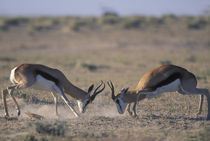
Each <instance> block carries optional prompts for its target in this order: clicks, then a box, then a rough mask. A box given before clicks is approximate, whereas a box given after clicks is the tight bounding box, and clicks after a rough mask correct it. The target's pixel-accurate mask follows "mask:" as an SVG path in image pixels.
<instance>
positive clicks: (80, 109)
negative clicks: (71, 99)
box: [77, 100, 83, 113]
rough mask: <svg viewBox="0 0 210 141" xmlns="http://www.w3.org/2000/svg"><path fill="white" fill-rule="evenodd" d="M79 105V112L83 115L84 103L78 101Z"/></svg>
mask: <svg viewBox="0 0 210 141" xmlns="http://www.w3.org/2000/svg"><path fill="white" fill-rule="evenodd" d="M77 104H78V107H79V111H80V112H81V113H82V107H83V106H82V105H83V104H82V102H81V101H80V100H77Z"/></svg>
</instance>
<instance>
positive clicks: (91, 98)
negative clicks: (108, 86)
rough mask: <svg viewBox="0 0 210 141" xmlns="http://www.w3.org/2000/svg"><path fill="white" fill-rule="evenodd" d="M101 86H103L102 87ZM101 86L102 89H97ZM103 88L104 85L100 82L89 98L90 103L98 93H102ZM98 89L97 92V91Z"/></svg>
mask: <svg viewBox="0 0 210 141" xmlns="http://www.w3.org/2000/svg"><path fill="white" fill-rule="evenodd" d="M102 85H103V86H102ZM101 86H102V88H101V89H99V88H100V87H101ZM104 88H105V84H104V82H103V81H102V80H101V83H100V84H99V85H98V87H96V89H95V91H94V92H93V95H92V96H91V97H90V101H91V102H92V101H93V100H94V99H95V97H96V96H97V95H98V94H99V93H100V92H102V91H103V90H104ZM98 89H99V90H98Z"/></svg>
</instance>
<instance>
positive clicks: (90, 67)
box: [81, 63, 98, 71]
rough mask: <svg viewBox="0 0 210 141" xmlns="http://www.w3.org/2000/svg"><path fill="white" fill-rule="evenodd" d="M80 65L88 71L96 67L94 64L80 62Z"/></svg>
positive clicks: (94, 69)
mask: <svg viewBox="0 0 210 141" xmlns="http://www.w3.org/2000/svg"><path fill="white" fill-rule="evenodd" d="M81 66H82V67H83V68H85V69H88V70H89V71H96V70H97V69H98V67H97V66H96V65H94V64H87V63H82V64H81Z"/></svg>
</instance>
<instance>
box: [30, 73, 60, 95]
mask: <svg viewBox="0 0 210 141" xmlns="http://www.w3.org/2000/svg"><path fill="white" fill-rule="evenodd" d="M55 87H56V84H55V83H54V82H53V81H50V80H47V79H45V78H44V77H42V76H41V75H37V77H36V81H35V83H34V84H33V85H32V86H31V87H30V88H33V89H37V90H46V91H52V90H53V88H55Z"/></svg>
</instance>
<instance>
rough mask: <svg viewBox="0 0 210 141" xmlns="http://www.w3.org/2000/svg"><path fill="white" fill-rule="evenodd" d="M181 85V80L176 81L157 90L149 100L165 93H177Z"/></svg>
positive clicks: (150, 95)
mask: <svg viewBox="0 0 210 141" xmlns="http://www.w3.org/2000/svg"><path fill="white" fill-rule="evenodd" d="M180 85H181V82H180V80H179V79H176V80H175V81H173V82H171V83H170V84H168V85H165V86H162V87H160V88H157V89H156V90H155V91H154V92H152V94H148V95H147V98H153V97H156V96H158V95H159V94H161V93H165V92H176V91H178V90H179V87H180Z"/></svg>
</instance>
